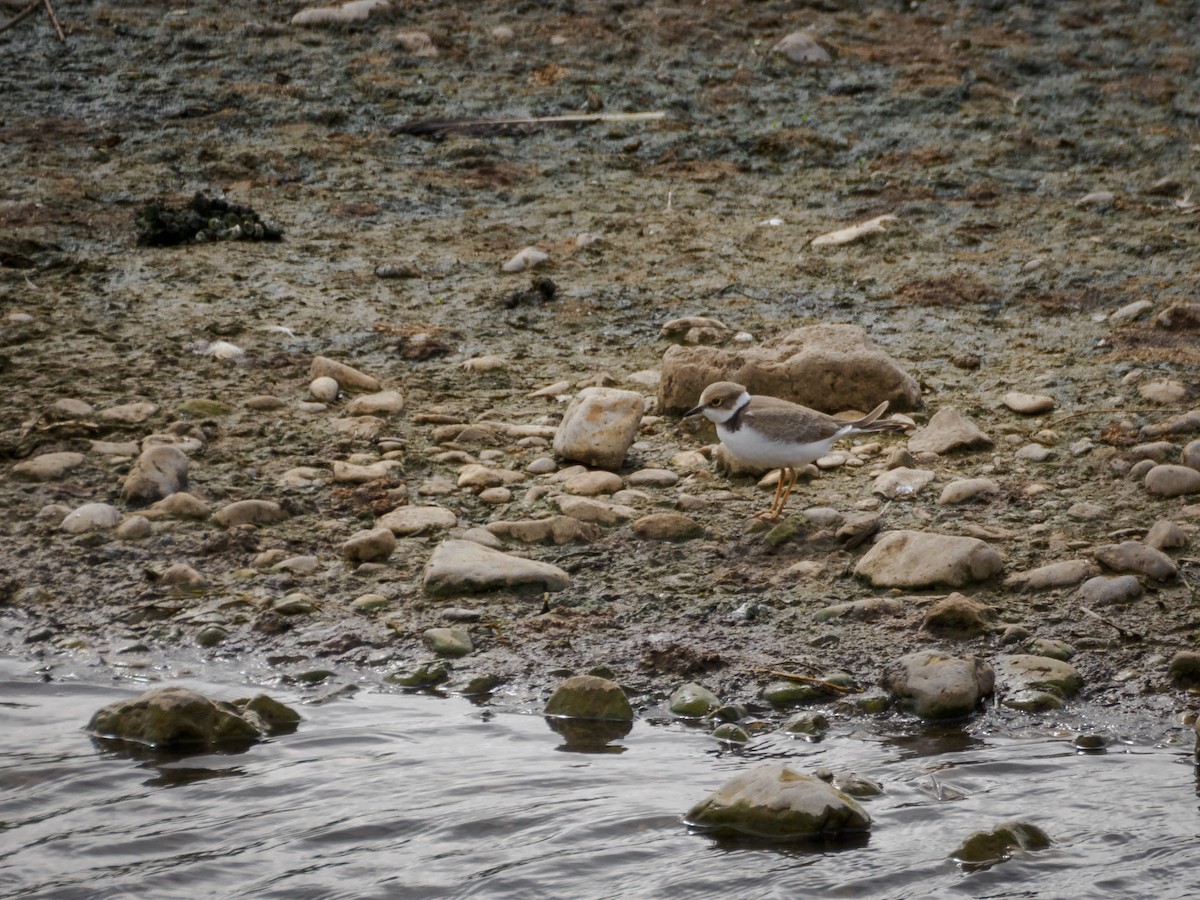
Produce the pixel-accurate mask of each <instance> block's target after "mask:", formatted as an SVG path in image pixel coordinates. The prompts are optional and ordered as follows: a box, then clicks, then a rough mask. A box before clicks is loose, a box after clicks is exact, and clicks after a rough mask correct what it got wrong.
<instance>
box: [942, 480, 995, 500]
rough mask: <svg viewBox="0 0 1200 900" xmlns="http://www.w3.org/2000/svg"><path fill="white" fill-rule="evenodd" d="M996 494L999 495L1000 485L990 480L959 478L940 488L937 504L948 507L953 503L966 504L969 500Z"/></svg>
mask: <svg viewBox="0 0 1200 900" xmlns="http://www.w3.org/2000/svg"><path fill="white" fill-rule="evenodd" d="M998 493H1000V485H998V484H996V482H994V481H992V479H990V478H960V479H958V480H957V481H952V482H950V483H949V484H948V485H946V486H945V487H944V488H942V494H941V496H940V497H938V504H939V505H940V506H950V505H952V504H955V503H966V502H968V501H970V500H977V499H980V498H984V497H992V496H995V495H996V494H998Z"/></svg>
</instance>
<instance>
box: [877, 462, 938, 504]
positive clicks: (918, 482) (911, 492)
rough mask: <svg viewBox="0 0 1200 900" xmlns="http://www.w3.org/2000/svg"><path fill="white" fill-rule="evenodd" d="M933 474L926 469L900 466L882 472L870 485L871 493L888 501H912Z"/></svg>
mask: <svg viewBox="0 0 1200 900" xmlns="http://www.w3.org/2000/svg"><path fill="white" fill-rule="evenodd" d="M933 478H934V474H933V473H932V472H930V471H929V470H928V469H909V468H906V467H904V466H900V467H899V468H896V469H891V470H889V471H887V472H884V473H883V474H882V475H880V476H879V477H878V478H876V479H875V483H874V484H872V485H871V493H873V494H882V495H883V496H884V497H887V498H888V499H889V500H912V499H913V498H915V497H916V496H917V494H919V493H921V489H922V488H924V487H925V486H926V485H928V484H929V482H931V481H933Z"/></svg>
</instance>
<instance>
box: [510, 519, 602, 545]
mask: <svg viewBox="0 0 1200 900" xmlns="http://www.w3.org/2000/svg"><path fill="white" fill-rule="evenodd" d="M487 530H488V531H489V532H491V533H492V534H494V535H496V536H497V537H501V538H504V539H505V540H512V541H523V542H524V543H526V544H566V543H569V542H570V541H579V542H580V543H584V544H586V543H589V542H591V541H594V540H597V539H598V538H599V537H600V535H601V533H602V532H601V531H600V528H599V527H598V526H596V525H592V524H590V523H588V522H583V521H581V520H579V519H575V518H572V517H571V516H550V517H549V518H547V519H521V520H519V521H516V522H489V523H488V524H487Z"/></svg>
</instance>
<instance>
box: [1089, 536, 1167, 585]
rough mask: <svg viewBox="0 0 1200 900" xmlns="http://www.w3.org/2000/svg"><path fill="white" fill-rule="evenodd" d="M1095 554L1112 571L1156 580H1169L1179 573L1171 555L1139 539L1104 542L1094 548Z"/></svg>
mask: <svg viewBox="0 0 1200 900" xmlns="http://www.w3.org/2000/svg"><path fill="white" fill-rule="evenodd" d="M1095 556H1096V559H1097V560H1098V561H1099V562H1100V564H1101V565H1103V566H1105V567H1107V568H1109V569H1112V570H1113V571H1114V572H1133V573H1134V574H1137V575H1146V576H1148V577H1150V578H1153V579H1155V580H1156V581H1170V580H1171V579H1172V578H1174V577H1175V576H1176V575H1177V574H1179V569H1178V567H1177V566H1176V565H1175V562H1174V560H1172V559H1171V557H1169V556H1167V554H1165V553H1163V552H1162V551H1161V550H1155V549H1154V548H1153V547H1147V546H1146V545H1145V544H1143V543H1141V542H1139V541H1122V542H1121V543H1119V544H1105V545H1104V546H1103V547H1097V548H1096V553H1095Z"/></svg>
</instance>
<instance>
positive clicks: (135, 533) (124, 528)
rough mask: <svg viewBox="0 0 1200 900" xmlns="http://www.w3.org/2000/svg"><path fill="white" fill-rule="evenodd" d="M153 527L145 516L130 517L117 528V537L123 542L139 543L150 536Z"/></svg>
mask: <svg viewBox="0 0 1200 900" xmlns="http://www.w3.org/2000/svg"><path fill="white" fill-rule="evenodd" d="M153 528H154V526H152V525H151V524H150V520H149V519H147V518H146V517H145V516H130V517H129V518H128V519H126V520H125V521H124V522H122V523H121V524H120V525H118V526H117V532H116V533H117V537H119V538H120V539H121V540H123V541H140V540H141V539H142V538H147V537H149V536H150V533H151V531H153Z"/></svg>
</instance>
